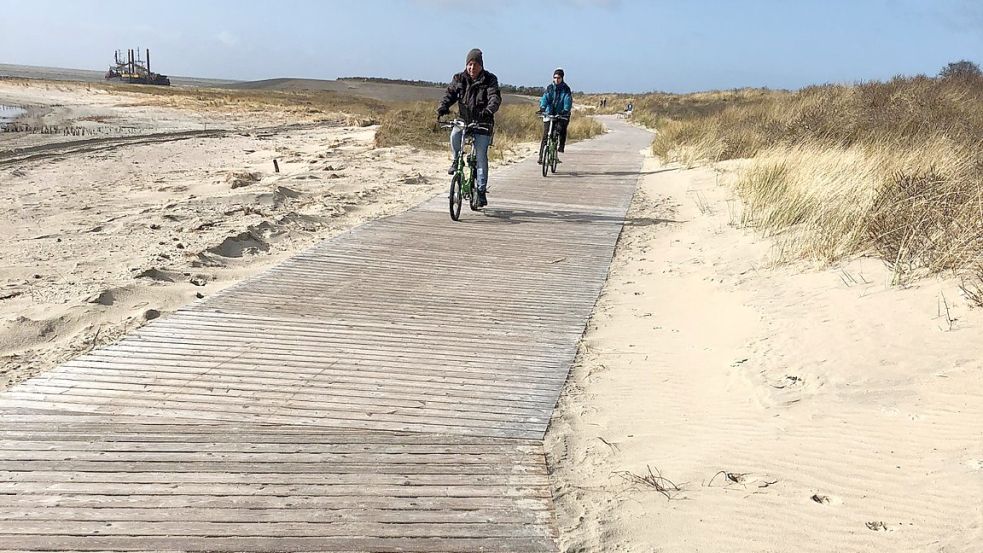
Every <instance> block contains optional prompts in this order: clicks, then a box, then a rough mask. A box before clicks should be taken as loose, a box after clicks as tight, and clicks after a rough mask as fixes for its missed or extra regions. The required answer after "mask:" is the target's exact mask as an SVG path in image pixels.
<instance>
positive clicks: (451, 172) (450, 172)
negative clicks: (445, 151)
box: [447, 159, 457, 175]
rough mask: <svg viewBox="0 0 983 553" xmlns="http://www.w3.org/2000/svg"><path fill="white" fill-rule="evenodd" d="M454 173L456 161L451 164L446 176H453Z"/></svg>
mask: <svg viewBox="0 0 983 553" xmlns="http://www.w3.org/2000/svg"><path fill="white" fill-rule="evenodd" d="M456 171H457V160H456V159H455V160H454V161H453V163H451V167H450V169H448V170H447V174H448V175H453V174H454V173H455V172H456Z"/></svg>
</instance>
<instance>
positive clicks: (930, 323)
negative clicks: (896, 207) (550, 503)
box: [547, 159, 983, 552]
mask: <svg viewBox="0 0 983 553" xmlns="http://www.w3.org/2000/svg"><path fill="white" fill-rule="evenodd" d="M739 168H740V163H738V162H728V163H727V164H722V165H720V166H719V167H717V168H716V169H717V170H714V168H709V167H703V168H696V169H691V170H686V169H683V168H679V167H676V166H662V165H660V164H659V163H657V161H656V160H654V159H649V160H648V161H647V162H646V165H645V167H644V170H643V173H644V177H643V179H642V180H641V181H640V188H639V190H638V192H637V194H636V197H635V200H634V204H633V207H632V211H631V214H630V220H629V223H628V225H627V226H626V228H625V230H624V233H623V234H622V237H621V240H620V242H619V246H618V250H617V254H616V258H615V260H614V264H613V266H612V269H611V273H610V275H609V280H608V282H607V284H606V286H605V289H604V291H603V293H602V296H601V298H600V300H599V302H598V304H597V307H596V310H595V312H594V315H593V317H592V319H591V322H590V324H589V328H588V331H587V332H586V334H585V337H584V340H583V343H582V345H581V350H580V354H579V357H578V362H577V365H576V367H575V369H574V370H573V373H572V376H571V379H570V382H569V383H568V387H567V389H566V391H565V393H564V395H563V397H562V399H561V402H560V406H559V408H558V410H557V412H556V414H555V415H554V419H553V421H552V424H551V427H550V431H549V435H548V439H547V451H548V459H549V462H550V467H551V474H552V480H553V484H554V490H555V495H556V502H557V508H558V511H559V515H558V520H559V524H560V540H561V544H562V548H561V550H562V551H645V552H648V551H708V552H710V551H728V552H740V551H748V552H750V551H796V552H811V551H815V552H820V551H892V552H893V551H946V552H955V551H966V552H969V551H980V550H981V549H980V548H981V544H983V499H981V497H983V355H981V353H983V345H981V344H983V309H979V308H975V309H974V308H971V307H970V306H969V305H968V304H967V302H966V301H965V300H964V298H963V297H962V296H961V295H960V291H959V289H958V282H957V281H953V280H945V279H934V278H933V279H925V280H922V281H919V282H916V283H914V284H913V285H912V286H910V287H907V288H899V287H892V286H891V285H890V282H891V274H890V271H889V270H888V268H887V267H886V266H885V265H884V264H883V263H882V262H880V261H877V260H874V259H867V258H860V259H855V260H852V261H850V262H848V263H844V264H842V265H839V266H836V267H833V268H816V267H812V266H808V265H793V266H789V265H776V264H775V263H773V261H772V260H773V256H772V253H773V252H772V251H771V245H770V243H769V242H768V241H766V240H762V239H759V238H757V237H756V236H755V235H754V233H753V232H751V231H750V230H748V229H743V228H738V225H737V224H736V222H737V221H739V220H740V219H739V217H738V216H737V214H738V213H739V209H740V202H739V201H738V200H737V199H736V198H734V197H733V194H732V193H731V191H730V190H731V189H730V188H729V187H728V186H727V184H726V183H727V182H729V181H731V180H732V179H734V178H735V175H736V171H737V170H739ZM718 183H719V184H718ZM943 297H944V303H943ZM946 306H947V308H948V315H946V309H945V307H946ZM660 476H661V478H660ZM660 487H661V488H662V490H663V491H662V492H660V491H659V488H660ZM674 488H678V489H674Z"/></svg>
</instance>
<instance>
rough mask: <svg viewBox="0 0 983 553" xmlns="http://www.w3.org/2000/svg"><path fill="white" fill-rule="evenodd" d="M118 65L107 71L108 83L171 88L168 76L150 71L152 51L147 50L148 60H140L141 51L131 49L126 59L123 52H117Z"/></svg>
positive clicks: (127, 52)
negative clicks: (117, 82) (116, 82)
mask: <svg viewBox="0 0 983 553" xmlns="http://www.w3.org/2000/svg"><path fill="white" fill-rule="evenodd" d="M115 61H116V64H115V65H112V66H110V67H109V71H106V80H107V81H120V82H124V83H133V84H155V85H161V86H170V84H171V80H170V79H168V78H167V75H161V74H160V73H154V72H152V71H150V49H149V48H148V49H147V57H146V59H140V49H139V48H138V49H136V50H134V49H132V48H131V49H129V50H127V51H126V57H125V59H124V56H123V51H122V50H116V56H115Z"/></svg>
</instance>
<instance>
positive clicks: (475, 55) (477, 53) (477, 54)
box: [464, 48, 485, 67]
mask: <svg viewBox="0 0 983 553" xmlns="http://www.w3.org/2000/svg"><path fill="white" fill-rule="evenodd" d="M472 61H473V62H477V63H478V65H480V66H482V67H484V66H485V62H484V61H483V60H482V59H481V50H479V49H477V48H472V49H471V51H470V52H468V57H467V58H466V59H465V60H464V64H465V65H467V64H469V63H471V62H472Z"/></svg>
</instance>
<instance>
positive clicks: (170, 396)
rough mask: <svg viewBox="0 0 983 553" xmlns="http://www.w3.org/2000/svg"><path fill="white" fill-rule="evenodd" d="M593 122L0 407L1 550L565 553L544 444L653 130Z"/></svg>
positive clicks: (88, 359)
mask: <svg viewBox="0 0 983 553" xmlns="http://www.w3.org/2000/svg"><path fill="white" fill-rule="evenodd" d="M605 123H606V124H607V125H608V127H609V129H611V131H612V132H610V133H607V134H605V135H603V136H602V137H600V138H597V139H594V140H591V141H586V142H581V143H577V144H572V145H570V146H569V149H568V150H567V153H566V154H565V156H564V161H565V163H563V164H561V165H560V168H559V172H558V173H557V174H556V175H551V176H549V177H548V178H543V177H542V176H541V175H539V169H540V168H539V166H538V165H536V164H535V162H534V161H533V160H528V161H526V162H523V163H519V164H516V165H513V166H509V167H506V168H501V169H497V170H495V171H493V172H492V175H491V182H492V186H491V192H490V194H489V202H490V204H491V205H490V207H489V208H487V209H486V210H485V211H484V212H483V213H474V212H470V211H468V210H467V208H465V210H464V212H463V213H462V217H461V221H460V222H458V223H454V222H451V221H450V219H449V217H448V215H447V200H446V198H445V197H443V196H440V197H437V198H434V199H432V200H430V201H428V202H425V203H424V204H421V205H420V206H418V207H416V208H414V209H411V210H409V211H407V212H405V213H402V214H400V215H396V216H393V217H389V218H386V219H381V220H377V221H374V222H371V223H368V224H365V225H362V226H360V227H357V228H355V229H353V230H352V231H350V232H347V233H345V234H343V235H340V236H337V237H335V238H332V239H330V240H327V241H325V242H322V243H320V244H318V245H316V246H315V247H312V248H310V249H308V250H306V251H303V252H301V253H300V254H298V255H296V256H294V257H292V258H290V259H288V260H287V261H286V262H284V263H282V264H280V265H277V266H276V267H274V268H273V269H271V270H269V271H267V272H265V273H262V274H260V275H258V276H256V277H253V278H250V279H248V280H245V281H243V282H241V283H239V284H237V285H235V286H233V287H230V288H227V289H226V290H224V291H223V292H221V293H219V294H216V295H214V296H212V297H209V298H208V299H207V300H203V301H201V302H199V303H196V304H194V305H191V306H187V307H185V308H183V309H181V310H179V311H177V312H176V313H174V314H172V315H170V316H165V317H162V318H160V319H156V320H154V321H151V322H150V323H148V324H147V325H145V326H143V327H142V328H140V329H139V330H137V331H135V332H133V333H132V334H130V335H128V336H126V337H125V338H123V339H122V340H120V341H119V342H117V343H115V344H113V345H110V346H108V347H104V348H100V349H96V350H93V351H92V352H90V353H88V354H85V355H83V356H81V357H78V358H76V359H74V360H72V361H70V362H68V363H65V364H63V365H61V366H59V367H57V368H56V369H54V370H52V371H49V372H47V373H44V374H42V375H39V376H37V377H34V378H32V379H29V380H27V381H25V382H23V383H21V384H19V385H17V386H14V387H13V388H11V389H10V390H8V391H6V392H3V393H0V550H4V551H7V550H11V551H13V550H17V551H64V550H72V551H107V550H111V551H160V550H168V551H173V550H209V551H288V550H289V551H310V550H319V551H489V552H491V551H523V552H534V551H553V550H555V549H556V545H555V543H554V539H555V532H556V530H555V524H554V523H553V517H554V515H553V511H552V499H551V490H550V486H549V481H548V475H547V469H546V464H545V459H544V454H543V445H542V440H543V437H544V434H545V432H546V429H547V426H548V424H549V422H550V417H551V414H552V412H553V408H554V406H555V405H556V402H557V399H558V397H559V395H560V392H561V389H562V387H563V385H564V382H565V381H566V378H567V375H568V372H569V369H570V367H571V365H572V363H573V361H574V358H575V356H576V353H577V346H578V341H579V339H580V337H581V336H582V334H583V331H584V328H585V325H586V324H587V321H588V318H589V317H590V315H591V312H592V309H593V307H594V304H595V301H596V300H597V297H598V294H599V293H600V290H601V288H602V286H603V284H604V281H605V278H606V275H607V270H608V266H609V264H610V261H611V258H612V255H613V252H614V248H615V244H616V242H617V240H618V236H619V234H620V232H621V229H622V226H623V224H624V217H625V214H626V211H627V208H628V206H629V203H630V201H631V197H632V194H633V191H634V189H635V185H636V182H637V180H638V177H639V171H640V167H641V165H642V158H643V155H642V150H643V149H644V148H646V147H647V145H648V143H649V141H650V138H651V135H650V134H649V133H648V132H646V131H644V130H640V129H638V128H635V127H631V126H628V125H626V124H624V123H622V122H619V121H617V120H613V119H609V120H605ZM393 193H394V194H398V193H399V185H398V184H394V188H393Z"/></svg>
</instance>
